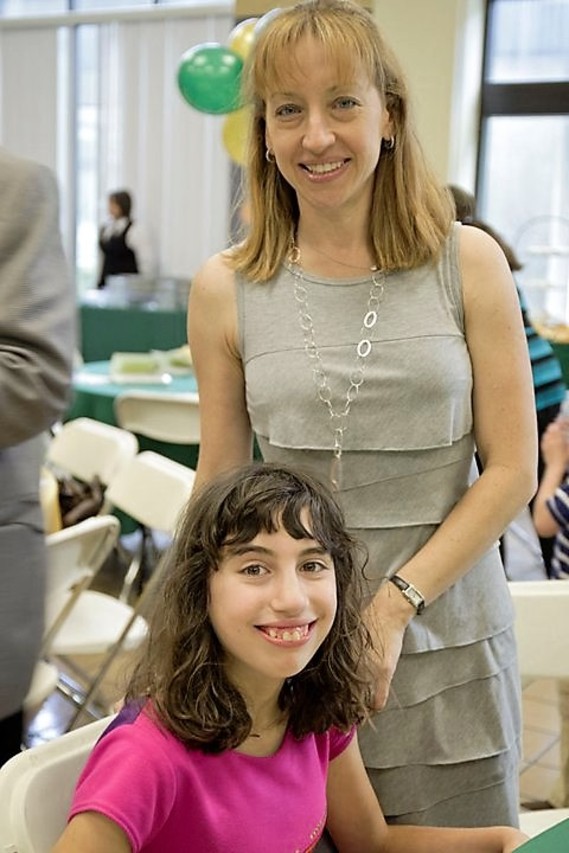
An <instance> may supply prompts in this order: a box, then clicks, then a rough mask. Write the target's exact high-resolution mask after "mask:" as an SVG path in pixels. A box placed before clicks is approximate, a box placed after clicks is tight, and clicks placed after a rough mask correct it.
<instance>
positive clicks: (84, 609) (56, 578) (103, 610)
mask: <svg viewBox="0 0 569 853" xmlns="http://www.w3.org/2000/svg"><path fill="white" fill-rule="evenodd" d="M119 532H120V523H119V521H118V519H116V518H115V517H114V516H111V515H102V516H95V517H94V518H87V519H85V520H84V521H80V522H79V523H78V524H74V525H73V526H72V527H68V528H67V529H65V530H60V531H57V532H56V533H52V534H50V535H49V536H46V548H47V562H46V592H45V628H44V638H43V643H42V651H41V654H42V659H41V660H39V661H38V663H37V664H36V667H35V670H34V674H33V678H32V683H31V685H30V689H29V691H28V694H27V696H26V698H25V700H24V710H25V712H26V715H27V717H28V718H31V717H32V716H34V714H35V713H37V711H38V710H39V708H40V707H41V705H42V704H43V702H44V701H45V700H46V699H47V698H48V696H50V695H51V693H53V691H54V690H55V689H56V687H58V686H62V680H61V673H60V671H59V668H58V667H57V666H56V665H55V664H54V663H53V661H51V660H49V659H46V658H48V657H49V655H50V653H51V654H53V653H54V648H55V649H56V650H57V651H58V652H59V653H60V654H63V653H64V650H65V649H68V648H69V646H70V645H71V643H70V641H69V636H70V635H71V624H72V623H69V624H68V625H66V629H65V632H64V633H62V634H61V635H60V637H58V640H57V642H56V641H55V637H56V635H57V634H58V632H59V631H60V630H61V629H62V627H63V625H64V623H65V622H66V620H67V619H68V617H69V616H70V614H71V611H72V609H73V607H75V606H77V605H79V610H78V613H77V614H76V615H75V617H74V623H73V624H75V625H78V626H79V629H80V634H81V636H83V637H84V635H85V634H86V632H87V628H88V625H89V624H90V623H91V622H92V621H93V620H95V619H98V620H99V622H98V625H97V630H98V634H99V637H100V636H101V635H102V634H103V632H106V633H108V632H109V630H111V626H110V625H109V623H108V619H107V618H102V617H106V615H107V611H108V610H109V608H113V609H116V608H114V604H113V602H114V599H112V597H111V596H108V599H109V602H110V604H108V605H107V607H104V604H103V602H102V601H99V598H98V594H97V603H98V604H99V606H98V607H97V605H96V604H94V603H93V593H92V592H91V591H89V590H87V587H88V585H89V584H90V583H91V581H92V579H93V578H94V577H95V575H96V574H97V572H98V571H99V569H100V567H101V566H102V565H103V563H104V561H105V560H106V558H107V557H108V555H109V554H110V553H111V551H112V549H113V548H114V546H115V545H116V543H117V541H118V536H119ZM81 595H84V598H82V599H80V596H81ZM123 609H124V611H125V612H124V613H123V621H124V620H125V619H126V618H127V617H130V608H129V609H128V612H127V609H126V608H123ZM121 628H122V623H119V625H118V626H115V634H116V635H118V633H119V632H120V629H121ZM66 637H67V638H68V639H67V641H65V638H66ZM100 643H101V640H100V639H99V645H100ZM78 644H79V641H78V640H76V641H75V644H74V645H75V647H77V645H78ZM83 644H84V640H83ZM108 644H110V641H108ZM64 692H65V691H64Z"/></svg>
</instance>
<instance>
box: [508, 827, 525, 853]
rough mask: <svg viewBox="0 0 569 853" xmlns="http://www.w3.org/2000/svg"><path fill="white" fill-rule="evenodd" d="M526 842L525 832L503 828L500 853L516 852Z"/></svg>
mask: <svg viewBox="0 0 569 853" xmlns="http://www.w3.org/2000/svg"><path fill="white" fill-rule="evenodd" d="M526 841H529V835H526V834H525V832H522V831H521V830H520V829H514V828H513V827H505V828H504V846H503V848H502V853H512V851H513V850H518V849H519V848H520V847H521V846H522V845H523V844H525V843H526Z"/></svg>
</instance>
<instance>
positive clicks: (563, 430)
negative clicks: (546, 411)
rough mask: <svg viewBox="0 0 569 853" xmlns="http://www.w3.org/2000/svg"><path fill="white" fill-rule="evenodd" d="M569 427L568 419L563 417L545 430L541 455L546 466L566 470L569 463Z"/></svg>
mask: <svg viewBox="0 0 569 853" xmlns="http://www.w3.org/2000/svg"><path fill="white" fill-rule="evenodd" d="M568 426H569V424H568V419H567V418H566V417H561V418H557V420H555V421H553V422H552V423H550V424H549V426H548V427H547V429H546V430H545V432H544V434H543V436H542V438H541V453H542V456H543V459H544V462H545V463H546V465H557V466H558V467H560V468H563V469H564V468H565V466H566V465H567V463H568V462H569V441H567V429H568Z"/></svg>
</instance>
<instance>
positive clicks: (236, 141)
mask: <svg viewBox="0 0 569 853" xmlns="http://www.w3.org/2000/svg"><path fill="white" fill-rule="evenodd" d="M250 123H251V107H242V108H241V109H240V110H235V112H232V113H228V114H227V116H226V117H225V120H224V122H223V129H222V139H223V144H224V146H225V150H226V151H227V153H228V154H229V156H230V157H231V159H232V160H233V162H234V163H237V165H238V166H244V165H245V162H246V159H247V138H248V135H249V126H250Z"/></svg>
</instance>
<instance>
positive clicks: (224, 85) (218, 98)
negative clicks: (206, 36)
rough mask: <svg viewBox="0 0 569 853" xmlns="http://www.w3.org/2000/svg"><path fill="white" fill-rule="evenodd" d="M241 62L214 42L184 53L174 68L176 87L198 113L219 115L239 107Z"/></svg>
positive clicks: (240, 59)
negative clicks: (176, 71)
mask: <svg viewBox="0 0 569 853" xmlns="http://www.w3.org/2000/svg"><path fill="white" fill-rule="evenodd" d="M242 71H243V60H242V58H241V57H240V56H239V55H238V54H237V53H235V51H233V50H230V49H229V48H228V47H224V46H223V45H221V44H217V42H206V43H205V44H198V45H196V46H195V47H192V48H190V49H189V50H187V51H186V52H185V53H184V54H183V55H182V58H181V59H180V64H179V66H178V87H179V89H180V92H181V93H182V95H183V97H184V99H185V100H186V101H187V102H188V104H190V106H192V107H194V108H195V109H196V110H200V112H202V113H212V114H213V115H221V114H222V113H231V112H233V111H234V110H238V109H239V108H240V107H241V106H242V101H241V72H242Z"/></svg>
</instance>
